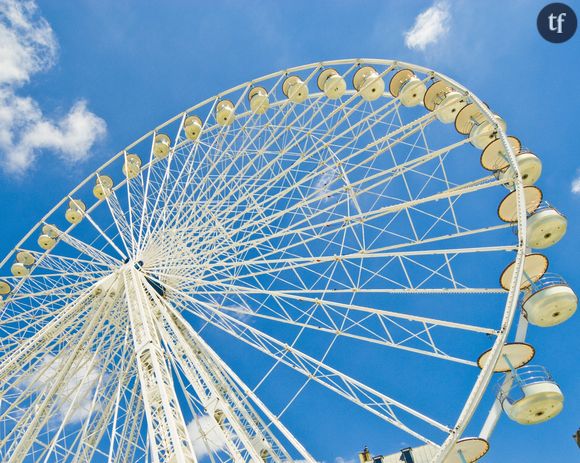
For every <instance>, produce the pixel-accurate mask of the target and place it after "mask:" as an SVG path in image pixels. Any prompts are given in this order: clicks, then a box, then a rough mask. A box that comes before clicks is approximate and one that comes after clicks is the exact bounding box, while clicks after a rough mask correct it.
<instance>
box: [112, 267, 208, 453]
mask: <svg viewBox="0 0 580 463" xmlns="http://www.w3.org/2000/svg"><path fill="white" fill-rule="evenodd" d="M131 264H132V263H129V264H127V266H126V267H124V268H123V269H122V270H121V271H122V273H123V280H124V287H125V288H124V290H125V294H126V296H127V309H128V312H129V319H130V321H131V323H130V324H131V334H132V338H133V343H134V349H135V354H136V359H137V367H138V369H139V379H140V382H141V387H142V389H143V401H144V403H145V412H146V414H147V425H148V428H149V444H150V446H151V457H152V459H153V461H154V462H158V463H196V462H197V460H196V458H195V455H194V453H193V448H192V447H191V444H190V441H189V438H188V436H187V430H186V426H185V422H184V420H183V416H182V414H181V409H180V408H179V402H178V400H177V396H176V394H175V390H174V388H173V380H172V378H171V373H170V372H169V370H168V368H167V365H166V362H165V354H164V350H163V348H162V346H161V342H160V339H159V334H158V333H157V329H156V324H155V319H154V314H155V305H154V301H153V300H152V295H151V293H150V291H151V290H149V291H148V290H146V289H145V286H144V285H145V280H144V279H143V276H141V275H140V274H139V273H137V272H136V271H135V269H134V268H133V266H132V265H131Z"/></svg>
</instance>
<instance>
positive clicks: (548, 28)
mask: <svg viewBox="0 0 580 463" xmlns="http://www.w3.org/2000/svg"><path fill="white" fill-rule="evenodd" d="M537 25H538V31H539V32H540V35H541V36H542V37H544V38H545V39H546V40H547V41H549V42H552V43H562V42H566V41H567V40H570V39H571V38H572V36H573V35H574V33H575V32H576V26H577V20H576V13H574V10H573V9H572V8H570V7H569V6H568V5H565V4H564V3H550V4H549V5H546V6H545V7H544V8H542V11H540V13H539V14H538V20H537Z"/></svg>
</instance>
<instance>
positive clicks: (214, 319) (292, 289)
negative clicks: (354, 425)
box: [0, 65, 517, 463]
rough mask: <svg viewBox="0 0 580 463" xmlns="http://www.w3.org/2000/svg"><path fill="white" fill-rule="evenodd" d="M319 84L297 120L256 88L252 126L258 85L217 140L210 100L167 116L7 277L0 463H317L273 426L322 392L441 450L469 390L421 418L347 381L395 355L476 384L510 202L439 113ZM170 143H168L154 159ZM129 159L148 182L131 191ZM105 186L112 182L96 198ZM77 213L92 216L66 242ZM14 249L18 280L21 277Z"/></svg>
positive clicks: (511, 238)
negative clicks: (228, 352)
mask: <svg viewBox="0 0 580 463" xmlns="http://www.w3.org/2000/svg"><path fill="white" fill-rule="evenodd" d="M319 70H320V68H319V67H313V68H310V69H306V70H304V71H302V72H303V79H304V81H305V82H306V83H308V82H310V87H311V94H310V96H309V97H308V99H307V100H306V101H305V102H304V103H301V104H295V103H292V102H291V101H289V100H288V99H286V97H285V96H284V95H283V94H282V92H281V85H282V81H283V79H284V77H285V75H284V74H279V75H278V74H277V75H274V76H271V77H269V78H267V79H266V80H265V81H264V82H262V83H261V85H264V86H265V87H266V88H267V89H268V91H269V98H270V109H269V110H268V111H267V112H266V113H265V114H264V115H257V114H254V113H252V111H251V110H250V106H249V103H248V100H247V94H248V92H249V91H250V89H251V87H252V86H251V84H248V85H244V86H241V87H239V88H236V89H234V90H233V91H232V93H231V95H228V98H229V99H230V100H231V101H232V102H233V104H234V106H235V112H236V119H235V121H234V122H233V123H232V124H231V125H229V126H220V125H218V124H216V123H215V118H214V113H215V107H216V105H217V103H218V101H220V99H218V98H213V99H210V100H208V101H207V102H205V103H204V104H202V105H199V106H198V107H196V108H194V110H193V111H189V112H188V113H186V114H183V115H181V116H179V117H177V118H174V119H173V120H171V121H169V122H168V123H167V124H165V125H164V126H162V128H160V129H158V130H157V131H155V132H152V133H150V134H148V135H147V136H145V137H143V138H142V139H141V140H139V141H138V142H136V144H134V145H132V146H130V147H129V148H127V149H126V150H124V151H123V152H121V153H119V155H117V156H116V157H115V158H113V159H112V160H111V161H109V162H108V163H107V164H105V165H104V166H103V167H102V168H101V169H99V171H97V172H96V173H95V174H94V175H93V176H91V177H90V178H89V179H88V180H87V181H85V182H84V183H83V184H81V186H80V187H79V188H78V189H77V190H75V191H74V192H73V193H71V195H70V196H69V197H67V198H65V199H64V200H63V202H61V203H60V204H59V205H58V206H57V207H55V209H54V210H53V211H52V212H51V213H50V214H49V215H47V216H46V217H45V218H44V220H43V221H42V222H41V223H39V225H38V226H37V227H36V228H35V229H34V230H33V231H32V232H31V233H30V234H29V235H28V236H27V237H26V238H25V239H24V240H23V241H22V242H21V243H20V244H19V246H18V248H17V249H16V250H15V251H14V252H13V253H12V254H11V255H10V256H8V257H7V259H5V260H4V261H3V267H2V271H3V274H2V275H4V276H2V279H3V280H4V281H6V282H8V283H9V284H10V286H11V287H12V291H11V293H10V294H9V295H7V296H6V298H5V299H4V300H3V301H2V318H1V321H0V333H1V347H0V348H1V352H0V355H1V364H0V384H1V387H0V430H1V431H0V432H1V440H0V459H1V460H2V461H10V462H23V461H31V462H49V461H58V462H73V461H74V462H76V461H79V462H81V461H82V462H84V461H110V462H141V461H154V462H158V461H159V462H161V461H172V462H174V461H175V462H182V461H183V462H186V461H187V462H189V461H196V460H198V459H203V458H210V459H211V461H212V462H214V461H215V462H217V461H219V462H227V461H236V462H241V461H250V460H253V461H259V460H272V461H275V462H277V463H281V462H284V461H290V460H293V459H301V460H302V459H306V460H309V461H314V460H313V458H312V457H311V456H310V454H309V453H308V452H307V451H306V449H305V448H304V447H303V446H302V445H301V444H300V441H299V439H298V438H296V437H294V435H293V434H292V433H291V432H290V431H289V430H288V428H286V427H285V426H284V425H283V424H282V420H281V417H282V415H283V414H284V413H285V412H286V411H287V410H288V408H290V407H291V406H292V404H293V403H294V402H295V401H296V400H299V397H300V396H301V395H303V394H308V393H309V391H318V390H328V391H331V392H332V393H335V395H336V397H337V400H340V401H342V400H343V399H346V400H347V401H350V403H351V406H352V407H355V408H356V409H362V410H365V411H367V412H369V414H370V415H369V416H372V415H374V416H375V417H378V419H380V420H383V421H385V422H387V423H389V424H391V425H393V426H395V427H397V428H399V429H400V430H402V431H404V432H406V433H408V434H410V435H411V436H413V437H414V438H416V439H418V440H420V441H423V442H427V443H435V444H437V443H440V442H442V441H443V440H444V438H445V437H446V436H447V434H448V433H449V432H450V431H451V429H452V425H453V423H454V422H455V421H454V420H455V419H456V418H457V415H458V413H459V412H460V411H461V407H462V406H463V403H464V401H465V397H466V395H467V392H468V391H464V392H465V395H464V396H461V395H455V396H453V397H448V398H443V399H440V400H443V401H446V403H448V404H449V406H448V407H446V411H445V412H442V411H441V410H440V409H437V411H431V410H429V409H428V407H425V406H424V404H425V403H426V400H422V401H421V404H423V405H421V407H417V406H416V405H415V402H414V400H413V399H410V398H399V397H397V396H396V395H395V394H391V391H389V390H387V389H386V386H385V384H382V383H381V382H380V381H374V380H373V379H372V378H368V377H361V374H360V373H361V371H360V370H358V369H357V368H356V367H355V366H352V365H351V364H354V363H358V362H357V361H355V360H354V358H355V357H357V356H359V355H360V356H364V355H365V353H366V352H380V353H383V352H385V353H387V354H385V355H389V356H390V357H389V360H388V362H395V363H396V360H393V359H396V357H397V356H398V355H401V356H404V357H401V358H405V359H407V358H409V359H419V360H414V361H417V362H419V361H421V362H423V361H425V362H426V361H430V362H436V363H435V364H437V365H439V364H441V365H446V367H445V368H448V366H449V368H454V369H456V370H455V371H457V375H458V376H461V377H463V378H465V377H470V378H472V379H473V381H474V380H475V378H476V376H477V374H478V368H477V366H476V363H475V359H476V358H477V354H478V353H479V352H482V351H483V350H484V349H485V348H486V346H487V347H489V346H490V345H491V343H492V342H493V338H494V336H496V335H497V327H498V326H499V320H500V319H501V315H502V310H503V305H502V302H501V301H503V300H505V291H504V290H503V289H501V288H500V287H499V284H498V282H497V277H498V275H499V272H500V269H501V267H502V266H503V265H504V263H505V262H507V261H508V260H509V259H510V256H511V255H512V254H513V252H514V251H516V249H517V247H516V244H514V243H515V242H516V237H515V235H514V234H513V232H512V230H511V229H510V228H509V225H505V224H502V223H500V222H499V221H498V219H497V216H496V215H495V209H496V204H497V198H500V197H501V196H502V195H503V194H505V192H506V190H505V188H504V186H503V185H502V182H501V181H499V180H497V179H496V178H495V177H493V176H490V175H488V174H489V173H486V172H485V171H484V170H482V169H480V168H479V165H478V159H477V158H478V156H477V152H476V150H475V149H474V148H473V147H471V146H470V144H469V141H470V140H469V138H466V137H464V136H461V135H458V134H456V133H455V132H454V131H453V130H452V129H448V128H447V127H446V126H444V125H443V124H441V123H440V122H438V121H437V120H436V118H435V115H434V113H430V112H428V111H426V110H425V109H424V108H422V109H416V108H413V109H408V108H404V107H403V106H402V105H401V104H400V101H399V100H398V99H397V98H392V97H390V96H384V97H382V98H380V99H378V100H376V101H373V102H367V101H364V100H363V99H361V98H360V96H359V95H358V93H357V92H356V91H354V90H349V91H347V93H346V94H345V95H344V96H343V97H342V98H339V99H336V100H330V99H328V98H327V97H326V96H325V95H324V94H323V93H322V92H314V91H313V88H314V86H315V83H314V80H315V78H316V75H317V73H318V72H319ZM354 70H355V66H354V65H352V66H350V65H349V66H345V67H344V69H341V72H342V73H343V75H344V76H345V78H347V79H348V78H349V76H352V73H353V72H354ZM391 70H392V67H384V68H382V69H380V72H382V74H381V75H382V76H384V75H386V74H387V73H388V72H390V71H391ZM429 78H430V76H424V79H425V80H428V79H429ZM386 95H387V94H386ZM222 98H223V97H222ZM193 113H195V114H197V115H199V116H200V117H201V118H202V122H203V129H202V131H201V135H200V136H199V138H198V139H197V140H194V141H192V140H189V139H188V138H186V136H185V134H184V131H183V121H184V119H185V117H186V116H187V115H189V114H193ZM161 132H163V133H165V134H167V135H169V137H171V139H172V142H171V149H170V152H169V154H168V156H167V157H163V158H161V159H160V158H158V157H156V156H155V155H154V153H153V149H152V147H153V143H154V137H155V136H156V135H157V134H158V133H161ZM134 153H136V154H138V155H139V156H140V157H141V159H142V160H143V166H141V168H140V172H139V175H137V176H135V177H134V178H128V177H127V176H126V175H124V174H123V173H122V168H123V166H126V162H127V157H128V156H129V155H130V154H134ZM104 175H107V176H109V177H111V178H112V179H113V180H114V186H113V187H112V188H111V190H110V191H109V194H108V196H106V197H105V198H103V199H101V200H96V199H95V198H94V197H93V196H92V194H91V189H92V188H93V186H94V184H95V182H97V183H98V181H99V180H98V179H99V178H101V177H102V176H104ZM73 199H74V200H82V201H83V202H84V203H86V205H87V207H86V209H85V210H84V211H81V213H82V220H81V221H80V223H78V224H73V225H71V224H70V223H68V222H66V221H65V220H64V211H65V209H66V208H67V205H69V202H70V201H71V200H73ZM68 207H70V205H69V206H68ZM48 224H52V225H54V227H55V228H56V229H57V230H58V233H57V234H56V235H57V236H56V238H55V240H56V245H55V246H54V247H53V248H52V249H50V250H48V251H44V250H43V249H40V248H39V247H38V245H37V244H36V239H37V238H38V236H39V234H41V229H42V227H45V226H46V225H48ZM22 251H27V252H28V253H29V254H30V255H32V257H33V258H34V263H33V264H32V266H31V272H30V275H27V276H22V277H20V276H19V277H14V276H11V275H10V272H9V268H10V265H11V264H12V263H13V262H14V259H15V256H16V253H18V252H22ZM484 312H485V313H484ZM206 333H208V334H211V336H209V337H208V338H207V339H206V336H205V334H206ZM219 336H221V337H222V338H223V339H229V341H224V344H223V345H222V347H223V346H224V345H228V346H237V348H239V349H247V350H248V352H249V354H248V355H249V356H251V355H255V356H256V358H260V359H261V360H264V359H271V360H270V366H271V368H267V369H266V370H265V371H264V372H263V374H261V379H260V381H259V382H258V383H257V384H252V385H250V384H249V383H246V382H245V381H246V380H244V378H243V376H244V375H243V371H246V370H248V369H251V368H252V366H251V364H249V365H245V366H244V365H233V364H232V365H230V364H228V362H226V361H225V360H224V358H223V357H224V352H223V349H221V350H220V345H213V346H210V341H209V339H210V338H211V339H216V338H218V337H219ZM227 343H230V344H227ZM340 345H343V346H347V347H348V348H349V349H350V348H351V346H352V349H353V351H352V352H353V358H352V359H350V361H349V359H348V358H345V357H344V356H340V355H334V352H335V349H340V347H339V346H340ZM253 351H256V352H257V353H256V354H254V353H253ZM339 351H340V350H338V351H337V352H339ZM342 352H344V351H342ZM248 358H252V357H248ZM358 359H359V360H360V359H361V357H358ZM409 361H411V360H409ZM395 363H393V365H394V364H395ZM409 365H411V364H409ZM238 368H239V372H236V370H237V369H238ZM397 368H399V369H400V368H402V367H401V365H400V364H399V366H398V367H397ZM411 368H414V367H411V366H409V369H411ZM380 369H381V370H382V371H384V372H387V371H388V367H386V366H385V365H383V366H381V368H380ZM403 370H404V369H403ZM285 371H288V374H292V375H297V376H299V377H300V378H302V380H303V381H304V383H303V384H302V386H301V387H299V388H296V389H294V390H292V391H291V393H290V392H289V393H288V395H287V397H286V399H284V400H286V405H285V406H284V407H282V408H281V409H276V410H274V409H271V408H269V406H268V405H267V403H266V402H265V400H266V399H264V401H263V400H262V399H261V398H260V391H261V390H262V389H266V388H267V384H268V376H270V375H273V374H274V373H272V372H280V374H284V372H285ZM409 374H411V372H409ZM373 381H374V382H373ZM445 381H453V376H450V377H447V378H446V379H445ZM473 381H472V383H473ZM422 394H424V395H426V396H428V395H429V394H440V391H437V390H433V391H429V390H428V388H426V389H424V390H423V391H422ZM339 397H340V398H339ZM437 413H440V415H439V416H437ZM446 413H449V415H446ZM375 419H376V418H375ZM293 431H295V430H294V429H293ZM296 431H297V432H300V431H299V430H296Z"/></svg>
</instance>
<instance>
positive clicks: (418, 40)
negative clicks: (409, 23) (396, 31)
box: [405, 0, 451, 50]
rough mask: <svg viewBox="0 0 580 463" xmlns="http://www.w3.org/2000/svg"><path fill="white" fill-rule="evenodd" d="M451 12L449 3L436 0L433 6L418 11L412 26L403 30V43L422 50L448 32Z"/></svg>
mask: <svg viewBox="0 0 580 463" xmlns="http://www.w3.org/2000/svg"><path fill="white" fill-rule="evenodd" d="M450 19H451V13H450V11H449V3H447V2H446V1H439V0H438V1H436V2H435V3H434V4H433V6H431V7H429V8H427V9H426V10H425V11H423V12H421V13H419V15H418V16H417V17H416V18H415V24H413V27H412V28H411V29H409V30H408V31H407V32H405V45H406V46H407V47H408V48H412V49H415V50H417V49H418V50H424V49H425V48H426V47H427V45H430V44H433V43H436V42H437V41H438V40H440V39H441V38H443V37H444V36H445V35H446V34H447V32H449V20H450Z"/></svg>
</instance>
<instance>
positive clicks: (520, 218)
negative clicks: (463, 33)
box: [0, 58, 527, 463]
mask: <svg viewBox="0 0 580 463" xmlns="http://www.w3.org/2000/svg"><path fill="white" fill-rule="evenodd" d="M339 65H352V66H353V67H355V66H356V67H360V66H364V65H366V66H375V65H380V66H386V67H387V69H388V72H390V71H395V72H396V71H400V70H403V69H409V70H411V71H413V72H415V73H416V74H417V73H420V74H425V75H426V77H425V78H427V77H429V78H432V79H436V80H442V81H444V82H446V83H447V84H448V85H450V86H452V87H453V88H455V89H456V90H458V91H459V92H461V93H463V94H464V95H465V96H466V97H468V98H469V99H470V100H471V102H472V103H473V104H475V105H476V106H477V107H478V108H479V109H480V110H481V112H482V114H483V116H484V117H485V119H486V120H487V121H488V122H489V123H491V124H493V125H494V126H495V127H496V129H497V136H498V138H499V139H501V141H502V143H503V145H504V148H505V150H506V152H507V155H508V159H509V164H510V166H511V167H512V169H513V171H514V173H515V176H516V178H515V182H514V185H515V192H516V196H517V226H518V245H517V254H516V259H515V262H514V264H515V271H514V274H513V277H512V281H511V285H510V290H509V292H508V296H507V299H506V304H505V307H504V313H503V317H502V321H501V327H500V329H499V330H498V335H497V337H496V339H495V341H494V344H493V347H492V348H491V353H490V356H489V359H488V361H487V362H486V364H485V365H484V366H483V368H482V369H481V371H480V373H479V375H478V377H477V379H476V381H475V383H474V385H473V387H472V389H471V392H470V394H469V397H468V399H467V401H466V402H465V405H464V408H463V410H462V412H461V413H460V415H459V417H458V420H457V422H456V423H455V426H453V428H452V431H451V432H450V434H449V436H448V437H447V439H446V440H445V442H444V443H443V444H442V445H441V447H440V448H439V451H438V452H437V454H436V455H435V457H434V458H433V460H432V461H433V462H436V463H440V462H442V461H443V460H444V459H445V457H446V456H447V455H448V454H449V452H450V451H451V450H452V447H453V445H454V444H455V442H457V440H458V439H459V438H460V437H461V435H462V433H463V431H464V430H465V428H466V426H467V424H468V423H469V421H470V420H471V417H472V416H473V414H474V413H475V410H476V409H477V406H478V405H479V402H480V401H481V399H482V397H483V394H484V393H485V391H486V389H487V386H488V384H489V381H490V380H491V377H492V375H493V373H494V367H495V364H496V363H497V361H498V359H499V356H500V353H501V348H502V346H503V344H504V343H505V340H506V339H507V336H508V334H509V333H510V329H511V326H512V322H513V318H514V316H515V313H516V308H517V301H518V295H519V288H520V282H521V280H522V277H523V262H524V256H525V251H526V248H525V243H526V220H527V218H526V210H525V199H524V194H523V183H522V179H521V175H520V171H519V168H518V164H517V161H516V153H515V152H514V151H513V149H512V147H511V144H510V143H509V142H508V139H507V134H506V133H505V131H504V130H503V128H502V127H501V126H498V125H497V122H496V120H495V119H494V115H493V113H492V112H491V111H490V109H489V108H488V107H487V105H486V104H485V103H483V102H482V101H481V100H480V99H479V98H478V97H477V96H476V95H474V94H473V93H471V92H470V91H469V90H468V89H467V88H466V87H465V86H463V85H461V84H459V83H458V82H456V81H455V80H453V79H451V78H450V77H447V76H446V75H444V74H440V73H438V72H436V71H434V70H432V69H429V68H426V67H424V66H420V65H415V64H411V63H406V62H402V61H397V60H386V59H376V58H359V59H352V58H351V59H342V60H330V61H322V62H316V63H310V64H306V65H302V66H296V67H292V68H288V69H285V70H282V71H277V72H274V73H271V74H268V75H265V76H262V77H259V78H256V79H254V80H251V81H247V82H244V83H242V84H239V85H237V86H235V87H232V88H230V89H228V90H226V91H224V92H221V93H218V94H216V95H214V96H212V97H210V98H207V99H205V100H203V101H201V102H200V103H197V104H196V105H194V106H191V107H189V108H188V109H186V110H185V111H183V112H181V113H179V114H177V115H176V116H174V117H172V118H171V119H168V120H167V121H165V122H164V123H162V124H160V125H158V126H157V127H155V128H154V129H153V130H151V131H149V132H147V133H146V134H145V135H143V136H142V137H140V138H139V139H137V140H136V141H134V142H133V143H131V144H130V145H128V146H127V147H125V148H124V149H123V150H121V151H119V152H118V153H117V154H115V155H114V156H112V157H111V158H110V159H109V160H108V161H106V162H105V163H103V164H102V165H101V166H99V167H98V168H97V169H96V170H95V171H94V172H93V173H92V174H90V175H88V176H87V177H86V178H85V179H84V180H82V181H81V182H80V183H79V184H78V185H77V186H76V187H75V188H74V189H72V190H71V191H70V192H69V194H68V195H67V196H65V197H64V198H63V199H61V200H60V201H59V202H58V203H57V204H56V205H55V206H54V207H53V208H52V209H51V210H50V211H49V212H48V213H47V214H45V215H44V216H43V217H42V218H41V219H40V221H38V222H37V224H36V225H34V226H33V227H32V228H31V229H30V230H29V232H28V233H26V234H25V235H24V237H23V238H22V239H21V240H20V241H19V242H18V243H17V244H16V245H15V246H14V248H13V249H12V250H11V251H10V252H8V254H7V255H6V256H5V257H4V259H2V261H0V267H3V266H4V265H5V264H6V262H8V260H9V259H10V258H11V256H13V255H14V254H15V252H17V250H18V249H19V248H20V246H21V245H22V244H23V243H24V242H26V241H27V240H28V239H29V238H30V237H31V236H32V234H33V233H34V232H35V231H36V230H38V229H39V228H40V227H41V226H42V225H43V223H44V222H45V221H46V219H47V218H49V217H50V216H51V215H52V214H54V212H56V211H57V210H58V208H60V207H61V206H62V204H63V203H64V202H65V201H67V200H69V197H73V195H74V194H75V193H76V192H78V191H79V190H80V189H81V188H82V187H83V186H84V185H86V184H87V183H88V182H89V181H91V180H93V179H95V178H96V177H97V174H98V173H100V172H102V171H103V169H105V168H106V167H107V166H109V165H110V164H112V163H113V162H114V161H116V160H117V159H118V158H119V157H121V156H123V155H124V153H127V152H129V151H130V150H131V149H132V148H133V147H134V146H136V145H137V144H139V143H140V142H142V141H143V140H145V139H147V138H148V137H150V136H154V134H155V133H157V132H159V130H160V129H163V128H164V127H166V126H168V125H169V124H171V123H173V122H175V121H176V120H178V119H180V118H182V119H184V118H185V117H187V116H188V115H193V114H194V113H193V111H195V110H196V109H198V108H201V107H203V106H205V105H207V104H209V103H211V104H212V105H213V106H215V104H216V103H217V102H219V101H220V100H223V99H224V97H225V96H226V95H229V94H231V93H234V92H236V91H239V90H242V89H246V91H245V92H244V93H243V95H242V97H244V96H245V94H246V93H247V91H248V89H250V88H251V86H253V85H256V84H258V83H259V82H263V81H265V80H269V79H273V78H282V79H284V78H285V77H288V76H290V75H292V73H295V72H299V71H305V70H312V73H311V75H310V76H309V77H308V79H306V80H304V82H305V83H306V84H307V83H308V82H309V81H310V80H311V79H312V78H313V77H314V74H315V73H318V72H319V71H320V70H322V69H324V68H326V67H333V66H339ZM311 96H312V94H311ZM152 162H154V161H153V160H152ZM144 167H147V165H146V166H144ZM125 181H126V180H125ZM123 184H124V182H122V183H119V185H118V186H121V185H123ZM98 204H100V202H97V203H95V205H93V206H91V207H90V208H89V209H88V212H89V213H90V212H91V210H92V209H93V208H94V207H95V206H96V205H98ZM72 228H74V225H71V226H70V227H69V228H68V229H67V230H64V231H65V232H69V231H70V230H71V229H72ZM46 254H47V252H45V253H44V254H43V256H44V255H46ZM41 258H42V257H41ZM521 323H522V321H521V320H520V322H519V324H521ZM519 324H518V327H519ZM518 331H519V330H518ZM524 339H525V335H524V336H523V338H522V339H516V340H517V341H523V340H524ZM492 429H493V428H492ZM484 437H487V436H484Z"/></svg>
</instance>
